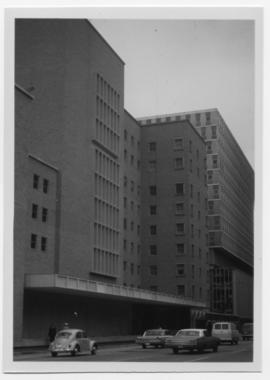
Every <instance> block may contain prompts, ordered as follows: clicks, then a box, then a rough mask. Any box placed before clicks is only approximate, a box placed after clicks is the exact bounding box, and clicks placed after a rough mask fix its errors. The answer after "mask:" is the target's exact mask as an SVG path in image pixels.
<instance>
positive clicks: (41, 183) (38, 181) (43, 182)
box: [33, 174, 49, 194]
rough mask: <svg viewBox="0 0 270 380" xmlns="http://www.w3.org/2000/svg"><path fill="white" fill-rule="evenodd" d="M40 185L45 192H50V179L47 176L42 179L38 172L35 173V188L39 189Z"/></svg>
mask: <svg viewBox="0 0 270 380" xmlns="http://www.w3.org/2000/svg"><path fill="white" fill-rule="evenodd" d="M40 186H42V191H43V193H44V194H47V193H48V192H49V180H48V179H47V178H43V180H42V179H41V177H40V176H39V175H38V174H33V189H36V190H39V189H40Z"/></svg>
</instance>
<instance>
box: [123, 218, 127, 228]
mask: <svg viewBox="0 0 270 380" xmlns="http://www.w3.org/2000/svg"><path fill="white" fill-rule="evenodd" d="M123 223H124V230H126V229H127V219H126V218H124V221H123Z"/></svg>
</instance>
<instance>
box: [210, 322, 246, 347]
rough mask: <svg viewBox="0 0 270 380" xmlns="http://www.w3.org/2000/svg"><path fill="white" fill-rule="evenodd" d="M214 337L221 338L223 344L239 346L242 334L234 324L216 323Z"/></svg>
mask: <svg viewBox="0 0 270 380" xmlns="http://www.w3.org/2000/svg"><path fill="white" fill-rule="evenodd" d="M212 336H215V337H217V338H219V339H220V340H221V342H230V343H231V344H238V341H239V339H240V333H239V331H238V330H237V328H236V325H235V324H234V323H232V322H216V323H214V324H213V328H212Z"/></svg>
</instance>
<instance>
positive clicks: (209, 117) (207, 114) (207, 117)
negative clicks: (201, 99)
mask: <svg viewBox="0 0 270 380" xmlns="http://www.w3.org/2000/svg"><path fill="white" fill-rule="evenodd" d="M205 118H206V124H211V113H210V112H206V113H205Z"/></svg>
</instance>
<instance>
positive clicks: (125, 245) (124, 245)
mask: <svg viewBox="0 0 270 380" xmlns="http://www.w3.org/2000/svg"><path fill="white" fill-rule="evenodd" d="M123 247H124V251H126V250H127V241H126V239H124V240H123Z"/></svg>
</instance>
